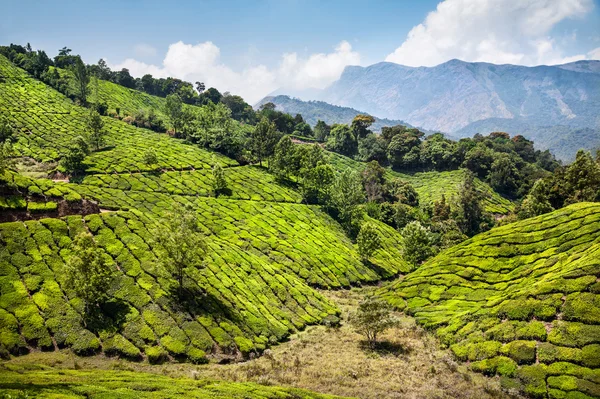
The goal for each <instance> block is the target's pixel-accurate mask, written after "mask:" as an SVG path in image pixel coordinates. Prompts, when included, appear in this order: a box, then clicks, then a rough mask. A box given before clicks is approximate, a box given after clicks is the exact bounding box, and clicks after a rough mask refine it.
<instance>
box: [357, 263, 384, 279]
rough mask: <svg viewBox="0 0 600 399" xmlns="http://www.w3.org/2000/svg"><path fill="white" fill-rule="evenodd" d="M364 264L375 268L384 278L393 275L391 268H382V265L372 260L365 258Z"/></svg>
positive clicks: (372, 268)
mask: <svg viewBox="0 0 600 399" xmlns="http://www.w3.org/2000/svg"><path fill="white" fill-rule="evenodd" d="M363 264H364V265H365V266H367V267H368V268H369V269H371V270H373V271H374V272H375V273H377V275H379V276H381V277H382V278H386V277H391V275H390V272H389V270H386V269H384V268H382V267H381V266H379V265H377V264H375V263H373V262H371V261H370V260H363Z"/></svg>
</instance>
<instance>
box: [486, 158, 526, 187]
mask: <svg viewBox="0 0 600 399" xmlns="http://www.w3.org/2000/svg"><path fill="white" fill-rule="evenodd" d="M488 178H489V181H490V186H492V188H493V189H494V190H496V191H497V192H499V193H501V194H504V195H507V196H511V197H515V196H516V194H517V190H518V188H519V182H520V181H521V175H520V173H519V170H518V169H517V165H516V163H515V160H514V159H513V158H512V157H511V156H510V155H508V154H497V155H496V157H495V159H494V162H493V163H492V166H491V169H490V173H489V177H488Z"/></svg>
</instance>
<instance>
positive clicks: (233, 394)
mask: <svg viewBox="0 0 600 399" xmlns="http://www.w3.org/2000/svg"><path fill="white" fill-rule="evenodd" d="M0 394H2V395H3V396H5V397H8V398H21V397H25V398H28V397H60V398H65V399H67V398H81V397H88V398H99V397H102V398H131V399H137V398H173V397H186V398H198V399H297V398H303V399H335V398H339V397H338V396H333V395H323V394H318V393H313V392H309V391H306V390H303V389H295V388H282V387H268V386H265V385H259V384H252V383H236V382H224V381H216V380H206V379H202V380H193V379H191V378H169V377H164V376H161V375H156V374H146V373H139V372H130V371H122V370H118V371H99V370H93V371H77V370H67V371H64V370H55V369H52V368H41V370H34V371H32V370H27V369H24V368H12V369H11V370H9V371H5V372H2V373H0Z"/></svg>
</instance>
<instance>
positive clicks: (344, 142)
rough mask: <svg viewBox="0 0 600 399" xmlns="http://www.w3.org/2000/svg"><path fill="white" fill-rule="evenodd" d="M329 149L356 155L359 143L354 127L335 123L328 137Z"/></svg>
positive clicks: (343, 153)
mask: <svg viewBox="0 0 600 399" xmlns="http://www.w3.org/2000/svg"><path fill="white" fill-rule="evenodd" d="M327 149H328V150H330V151H333V152H337V153H338V154H342V155H347V156H353V155H355V154H356V153H357V151H358V144H357V142H356V137H354V134H352V129H350V127H349V126H348V125H333V126H332V127H331V132H330V133H329V138H328V139H327Z"/></svg>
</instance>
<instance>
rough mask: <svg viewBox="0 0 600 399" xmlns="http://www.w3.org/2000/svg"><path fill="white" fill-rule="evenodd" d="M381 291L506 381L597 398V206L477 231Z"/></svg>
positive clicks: (554, 394)
mask: <svg viewBox="0 0 600 399" xmlns="http://www.w3.org/2000/svg"><path fill="white" fill-rule="evenodd" d="M380 293H381V294H382V295H383V296H384V297H385V298H386V299H388V301H389V302H391V303H392V304H394V305H395V306H396V307H397V308H399V309H402V310H405V311H406V312H409V313H410V314H412V315H414V316H415V317H416V318H417V320H418V321H419V322H420V323H422V324H423V325H425V326H427V327H429V328H432V329H435V330H436V334H437V335H438V337H439V338H440V339H441V340H442V342H444V343H445V344H447V345H449V346H450V348H451V350H452V352H453V353H454V354H455V355H456V356H457V357H458V358H459V359H461V360H463V361H469V362H471V367H472V368H473V369H474V370H477V371H480V372H482V373H485V374H488V375H494V374H498V375H500V376H502V378H503V383H504V384H505V386H506V387H507V388H511V387H514V388H519V387H521V388H523V389H524V391H525V392H526V393H527V394H529V395H530V396H532V397H540V398H546V397H551V398H567V397H568V398H571V397H573V398H587V397H598V396H600V204H597V203H580V204H575V205H571V206H569V207H566V208H563V209H561V210H558V211H554V212H552V213H549V214H546V215H542V216H539V217H537V218H534V219H528V220H524V221H522V222H518V223H514V224H510V225H506V226H503V227H498V228H495V229H492V230H490V231H488V232H487V233H483V234H480V235H477V236H475V237H474V238H472V239H470V240H468V241H466V242H464V243H462V244H459V245H457V246H455V247H453V248H450V249H448V250H446V251H445V252H443V253H441V254H440V255H438V256H437V257H435V258H433V259H432V260H430V261H428V262H427V263H426V264H425V265H423V266H422V267H420V268H419V269H418V270H416V271H415V272H413V273H411V274H409V275H408V276H406V277H405V278H404V279H401V280H399V281H397V282H395V283H394V284H392V285H391V286H389V287H387V288H385V289H383V290H382V291H380Z"/></svg>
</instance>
